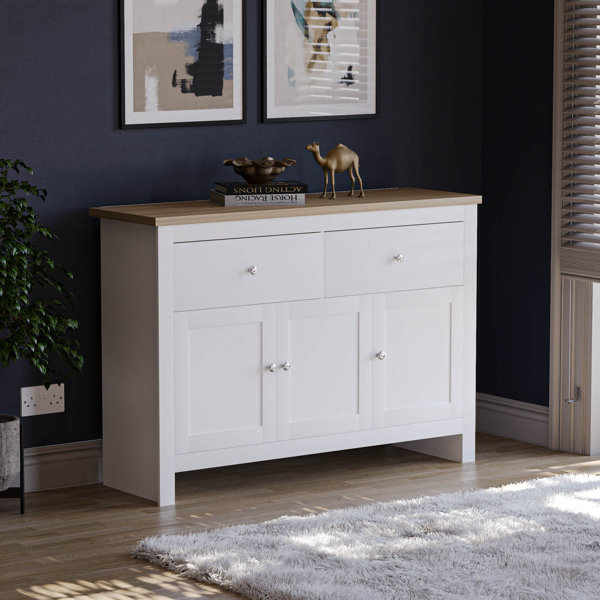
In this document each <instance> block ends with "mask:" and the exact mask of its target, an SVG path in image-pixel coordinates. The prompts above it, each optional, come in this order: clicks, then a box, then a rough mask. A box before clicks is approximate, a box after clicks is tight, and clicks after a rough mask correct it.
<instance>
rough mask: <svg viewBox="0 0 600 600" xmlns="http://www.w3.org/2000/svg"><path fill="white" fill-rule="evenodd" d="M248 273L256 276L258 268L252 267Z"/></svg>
mask: <svg viewBox="0 0 600 600" xmlns="http://www.w3.org/2000/svg"><path fill="white" fill-rule="evenodd" d="M248 273H250V275H256V274H257V273H258V267H257V266H256V265H252V266H251V267H250V268H249V269H248Z"/></svg>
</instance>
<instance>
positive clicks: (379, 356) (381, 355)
mask: <svg viewBox="0 0 600 600" xmlns="http://www.w3.org/2000/svg"><path fill="white" fill-rule="evenodd" d="M375 356H376V357H377V358H378V359H379V360H385V357H386V354H385V352H384V351H383V350H382V351H381V352H378V353H377V354H376V355H375Z"/></svg>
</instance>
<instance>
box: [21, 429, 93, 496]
mask: <svg viewBox="0 0 600 600" xmlns="http://www.w3.org/2000/svg"><path fill="white" fill-rule="evenodd" d="M24 454H25V491H26V492H36V491H39V490H50V489H54V488H61V487H71V486H75V485H86V484H89V483H98V482H100V481H102V440H91V441H87V442H75V443H72V444H57V445H55V446H40V447H37V448H26V449H25V453H24Z"/></svg>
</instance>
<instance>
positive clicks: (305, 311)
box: [277, 296, 372, 439]
mask: <svg viewBox="0 0 600 600" xmlns="http://www.w3.org/2000/svg"><path fill="white" fill-rule="evenodd" d="M371 342H372V300H371V297H370V296H355V297H350V298H330V299H325V300H310V301H305V302H291V303H285V304H279V305H278V306H277V353H278V357H279V363H280V371H279V372H278V374H277V434H278V438H279V439H297V438H308V437H313V436H322V435H330V434H335V433H343V432H349V431H357V430H359V429H367V428H368V427H370V425H371V364H370V361H369V360H368V357H369V355H370V354H371ZM286 363H287V364H286ZM282 365H283V366H282Z"/></svg>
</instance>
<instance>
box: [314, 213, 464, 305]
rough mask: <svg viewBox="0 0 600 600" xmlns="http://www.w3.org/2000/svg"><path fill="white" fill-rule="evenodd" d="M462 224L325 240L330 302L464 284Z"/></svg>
mask: <svg viewBox="0 0 600 600" xmlns="http://www.w3.org/2000/svg"><path fill="white" fill-rule="evenodd" d="M463 245H464V226H463V223H440V224H431V225H413V226H407V227H383V228H380V229H358V230H354V231H335V232H333V231H332V232H328V233H326V234H325V273H326V277H325V293H326V295H327V296H346V295H352V294H370V293H378V292H392V291H401V290H409V289H422V288H431V287H445V286H453V285H462V283H463Z"/></svg>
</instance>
